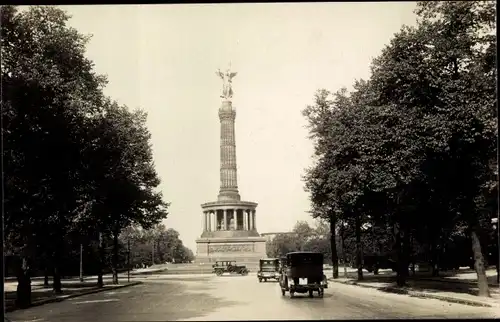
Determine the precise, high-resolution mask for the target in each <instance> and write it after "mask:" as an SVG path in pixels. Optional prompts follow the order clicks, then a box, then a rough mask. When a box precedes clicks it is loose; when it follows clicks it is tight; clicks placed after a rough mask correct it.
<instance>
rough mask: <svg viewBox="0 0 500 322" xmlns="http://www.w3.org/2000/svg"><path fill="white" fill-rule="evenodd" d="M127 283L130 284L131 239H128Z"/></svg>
mask: <svg viewBox="0 0 500 322" xmlns="http://www.w3.org/2000/svg"><path fill="white" fill-rule="evenodd" d="M127 282H129V283H130V237H129V239H127Z"/></svg>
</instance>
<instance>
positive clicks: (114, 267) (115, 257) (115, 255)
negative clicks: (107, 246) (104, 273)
mask: <svg viewBox="0 0 500 322" xmlns="http://www.w3.org/2000/svg"><path fill="white" fill-rule="evenodd" d="M118 234H119V233H118V232H117V231H115V232H114V233H113V263H112V265H111V266H112V268H111V269H112V271H113V284H118Z"/></svg>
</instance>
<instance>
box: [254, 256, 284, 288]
mask: <svg viewBox="0 0 500 322" xmlns="http://www.w3.org/2000/svg"><path fill="white" fill-rule="evenodd" d="M279 277H280V274H279V259H277V258H266V259H261V260H260V261H259V271H258V272H257V278H258V279H259V283H260V282H262V281H264V282H267V280H268V279H274V280H279Z"/></svg>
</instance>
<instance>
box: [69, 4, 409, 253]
mask: <svg viewBox="0 0 500 322" xmlns="http://www.w3.org/2000/svg"><path fill="white" fill-rule="evenodd" d="M63 8H64V9H65V10H67V11H68V12H69V13H70V14H71V15H72V18H71V20H70V25H71V26H73V27H75V28H77V29H78V30H79V31H80V32H81V33H84V34H92V35H93V38H92V39H91V41H90V43H89V45H88V47H87V55H88V57H89V58H90V59H92V60H93V61H94V63H95V69H96V71H97V72H98V73H101V74H106V75H107V76H108V80H109V84H108V86H107V88H106V90H105V93H106V94H107V95H109V96H111V97H112V98H113V99H115V100H117V101H118V102H119V103H121V104H125V105H127V106H129V107H130V108H137V107H139V108H142V109H144V110H145V111H147V112H148V115H149V117H148V127H149V130H150V131H151V134H152V144H153V153H154V160H155V164H156V169H157V171H158V173H159V175H160V177H161V179H162V184H161V187H160V188H161V190H162V191H163V194H164V196H165V199H166V200H167V201H169V202H171V207H170V209H169V212H170V214H169V216H168V218H167V219H166V221H165V224H166V225H167V226H168V227H172V228H174V229H176V230H177V231H179V232H180V234H181V238H182V240H183V241H184V243H185V244H186V245H187V246H188V247H190V248H191V249H193V250H194V249H195V239H196V238H198V237H199V236H200V234H201V225H202V224H201V215H202V212H201V208H200V204H202V203H204V202H208V201H215V200H216V197H217V194H218V192H219V162H220V160H219V155H220V154H219V131H220V125H219V119H218V114H217V112H218V111H217V110H218V108H219V105H220V98H219V95H220V94H221V87H222V85H221V80H220V79H219V78H218V77H217V76H216V75H215V71H216V70H217V68H221V69H223V68H224V69H225V68H226V67H227V66H228V63H229V61H231V62H232V66H233V70H234V71H237V72H238V75H237V76H236V77H235V78H234V79H233V90H234V97H233V106H234V107H235V108H236V110H237V116H236V148H237V149H236V154H237V162H238V185H239V190H240V194H241V197H242V199H243V200H247V201H254V202H257V203H258V204H259V205H258V207H257V219H256V221H257V230H258V231H259V232H260V233H264V232H280V231H289V230H290V229H292V227H293V225H294V224H295V222H296V221H297V220H308V221H310V222H312V220H311V219H310V216H309V215H308V214H307V211H308V210H309V199H308V194H307V193H306V192H304V190H303V186H304V184H303V182H302V180H301V175H303V173H304V169H305V168H306V167H308V166H309V165H310V164H311V161H310V156H311V155H312V152H313V149H312V143H311V141H310V140H309V139H308V138H307V135H308V132H307V129H306V128H305V125H306V122H305V119H304V117H303V116H302V115H301V111H302V110H303V109H304V108H305V107H306V106H307V105H308V104H311V103H312V100H313V95H314V92H315V91H316V90H317V89H319V88H326V89H329V90H332V91H336V90H338V89H339V88H341V87H343V86H345V87H347V88H350V86H351V85H352V83H353V82H354V80H355V79H359V78H368V77H369V66H370V62H371V59H372V58H374V57H376V56H378V55H379V54H380V52H381V50H382V48H383V47H384V45H386V44H388V43H389V41H390V39H391V38H392V36H393V34H394V33H395V32H397V31H398V30H399V29H400V28H401V26H402V25H403V24H407V25H414V24H415V20H416V17H415V15H414V14H413V9H414V8H415V3H413V2H385V3H384V2H381V3H354V2H351V3H324V4H322V3H302V4H301V3H287V4H277V3H272V4H199V5H198V4H189V5H141V6H138V5H137V6H126V5H115V6H104V5H100V6H93V5H85V6H63Z"/></svg>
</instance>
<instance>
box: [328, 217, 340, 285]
mask: <svg viewBox="0 0 500 322" xmlns="http://www.w3.org/2000/svg"><path fill="white" fill-rule="evenodd" d="M336 227H337V216H336V215H335V213H333V214H332V215H331V216H330V248H331V250H332V266H333V278H334V279H336V278H339V256H338V253H337V236H336V230H335V229H336Z"/></svg>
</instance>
